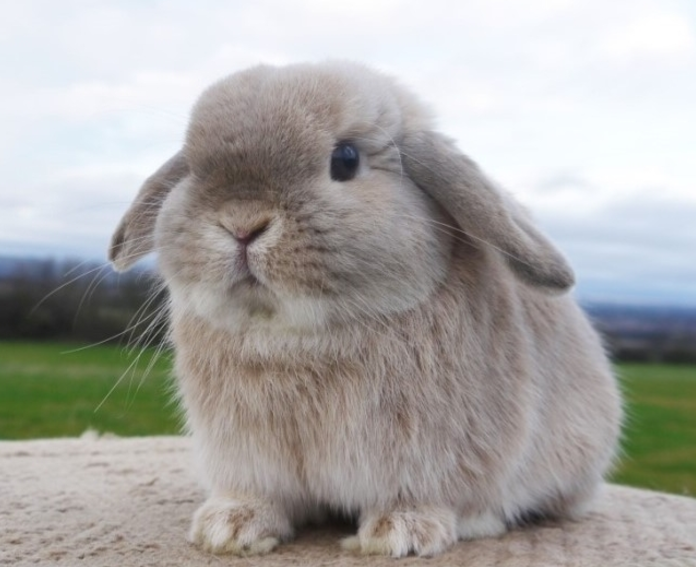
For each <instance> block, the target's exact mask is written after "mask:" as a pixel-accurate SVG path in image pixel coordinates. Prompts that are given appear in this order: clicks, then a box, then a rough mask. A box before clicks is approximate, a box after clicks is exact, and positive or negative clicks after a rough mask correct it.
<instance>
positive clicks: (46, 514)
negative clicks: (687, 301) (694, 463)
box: [0, 437, 696, 567]
mask: <svg viewBox="0 0 696 567" xmlns="http://www.w3.org/2000/svg"><path fill="white" fill-rule="evenodd" d="M190 463H191V458H190V451H189V442H188V440H187V439H185V438H179V437H146V438H128V439H105V438H101V439H95V438H92V439H88V438H83V439H65V440H51V441H29V442H14V441H6V442H0V565H12V566H23V565H66V566H67V565H89V566H95V567H100V566H107V565H108V566H117V567H124V566H131V565H133V566H164V565H167V566H169V565H177V566H189V565H190V566H194V565H215V566H223V565H230V566H234V565H249V564H253V565H259V566H261V567H266V566H268V567H271V566H280V565H302V566H303V567H309V566H312V565H390V566H392V567H394V565H397V564H399V565H411V564H413V563H419V564H420V563H426V564H427V565H429V566H431V567H436V566H440V565H463V566H467V567H477V566H484V565H486V566H488V565H495V566H498V567H521V566H529V565H534V566H537V567H545V566H553V567H561V566H578V567H579V566H598V565H602V566H605V567H611V566H618V565H621V566H624V565H626V566H628V565H630V566H641V565H646V566H647V565H656V566H660V567H663V566H675V567H676V566H679V567H685V566H696V499H691V498H685V497H679V496H671V495H667V494H660V493H655V492H649V491H643V490H635V489H631V488H625V487H619V486H612V485H608V486H606V487H605V489H604V491H603V494H602V495H601V497H600V498H599V499H598V500H597V502H596V503H595V507H594V511H593V512H592V513H591V514H590V515H589V517H588V518H587V519H586V520H584V521H582V522H575V523H564V524H545V525H540V526H533V527H529V528H526V529H521V530H516V531H513V532H511V533H508V534H506V535H505V536H503V537H501V538H497V539H486V540H479V541H474V542H462V543H459V544H458V545H457V546H455V547H454V548H453V549H452V550H451V551H450V552H448V553H445V554H443V555H440V556H438V557H435V558H432V559H418V558H414V557H409V558H406V559H401V560H394V559H390V558H381V557H367V558H366V557H360V556H357V555H353V554H352V553H350V552H347V551H344V550H342V549H341V547H340V545H339V540H340V539H342V538H343V537H345V536H346V535H350V531H351V529H352V528H350V527H347V526H342V527H338V526H334V527H328V528H322V529H316V528H312V529H307V530H304V531H301V532H300V533H299V535H298V538H297V539H296V540H294V541H293V542H290V543H287V544H284V545H281V546H280V547H278V549H277V550H276V551H274V552H273V553H271V554H269V555H266V556H264V557H262V558H236V557H229V556H225V557H218V556H213V555H209V554H206V553H203V552H201V551H200V550H198V549H196V548H195V547H193V546H191V545H190V544H188V543H187V541H186V533H187V530H188V526H189V522H190V519H191V516H192V514H193V512H194V510H195V509H196V508H197V506H198V505H199V504H201V503H202V502H203V499H204V494H203V492H202V491H201V489H200V488H199V487H198V486H197V484H196V482H195V477H194V474H193V472H192V467H191V464H190Z"/></svg>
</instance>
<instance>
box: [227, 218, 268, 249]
mask: <svg viewBox="0 0 696 567" xmlns="http://www.w3.org/2000/svg"><path fill="white" fill-rule="evenodd" d="M268 224H269V221H268V220H266V219H264V220H262V221H259V222H257V223H256V224H254V225H253V226H250V227H243V228H242V227H240V228H234V229H233V230H231V231H230V232H231V234H232V236H233V237H234V239H235V240H236V241H237V242H239V243H240V244H242V245H243V246H248V245H249V244H251V243H252V242H253V241H254V240H256V239H257V238H258V237H259V236H261V235H262V234H263V233H264V232H266V229H267V228H268Z"/></svg>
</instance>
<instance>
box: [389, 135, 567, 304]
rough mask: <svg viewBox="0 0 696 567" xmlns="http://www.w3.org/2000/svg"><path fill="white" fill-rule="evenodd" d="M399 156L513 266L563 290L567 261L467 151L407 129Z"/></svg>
mask: <svg viewBox="0 0 696 567" xmlns="http://www.w3.org/2000/svg"><path fill="white" fill-rule="evenodd" d="M400 146H401V159H402V163H403V167H404V170H405V172H406V173H407V175H408V176H409V177H410V178H411V179H412V180H413V182H414V183H415V184H416V185H418V187H420V188H421V189H422V190H423V191H425V192H426V193H428V194H429V195H430V196H431V197H433V198H434V199H435V200H436V201H437V202H438V203H439V204H440V206H442V207H443V208H444V209H445V210H446V211H447V212H448V213H449V214H450V215H452V217H453V218H454V219H455V221H457V224H458V225H459V227H460V228H461V229H462V230H463V231H464V232H466V233H467V234H469V235H471V236H472V237H473V238H475V239H476V240H480V241H483V242H486V243H488V244H490V245H492V246H493V247H495V248H497V249H498V250H500V251H501V252H502V253H503V254H504V255H505V258H506V260H507V262H508V264H509V266H510V267H511V268H512V271H513V272H514V273H515V274H516V275H517V276H518V277H520V278H521V279H523V280H525V281H526V282H528V283H530V284H532V285H534V286H539V287H545V288H551V289H557V290H566V289H568V288H569V287H571V286H572V285H573V283H574V275H573V271H572V270H571V268H570V266H569V265H568V263H567V262H566V260H565V259H564V258H563V256H562V255H561V254H560V252H558V250H556V248H555V247H554V246H553V245H552V244H551V243H550V242H549V241H548V239H547V238H546V237H545V236H544V235H542V234H541V233H540V232H539V231H538V230H537V229H536V228H534V227H533V226H532V224H531V222H530V221H529V220H528V219H527V217H526V215H525V214H524V212H523V211H522V210H521V208H520V207H519V206H517V205H516V204H515V203H513V202H511V200H510V199H507V198H506V197H505V196H504V195H503V193H502V192H501V191H499V190H498V189H497V188H496V187H495V186H494V185H493V183H491V182H490V181H489V180H488V179H487V178H486V177H485V176H484V174H483V173H482V172H481V170H480V169H479V167H478V166H477V165H476V163H474V162H473V161H472V160H471V159H469V158H468V157H467V156H465V155H464V154H462V153H461V152H460V151H459V150H457V149H456V148H455V146H454V144H453V143H452V142H451V141H450V140H448V139H447V138H445V137H444V136H442V135H441V134H438V133H436V132H431V131H419V132H414V133H409V134H406V135H405V136H404V138H403V139H402V143H401V144H400Z"/></svg>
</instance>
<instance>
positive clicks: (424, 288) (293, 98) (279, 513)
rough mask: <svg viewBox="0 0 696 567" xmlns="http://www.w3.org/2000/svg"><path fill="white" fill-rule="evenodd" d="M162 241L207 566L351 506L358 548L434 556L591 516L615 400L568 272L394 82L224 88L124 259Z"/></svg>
mask: <svg viewBox="0 0 696 567" xmlns="http://www.w3.org/2000/svg"><path fill="white" fill-rule="evenodd" d="M153 250H155V251H156V252H157V254H158V262H159V269H160V272H161V274H162V276H163V278H164V281H165V282H166V285H167V287H168V290H169V294H170V303H169V306H168V309H169V320H170V333H171V342H172V343H173V346H174V349H175V353H176V364H175V372H176V377H177V385H178V390H179V394H180V398H181V402H182V404H183V407H184V409H185V412H186V418H187V427H188V430H189V432H190V434H191V436H192V438H193V441H194V444H195V447H196V452H197V458H198V460H199V462H200V465H201V471H202V475H203V477H204V479H205V483H206V485H207V488H208V490H209V498H208V500H207V501H206V502H205V503H204V504H203V505H202V506H201V507H200V508H199V509H198V511H197V512H196V514H195V516H194V518H193V524H192V527H191V531H190V538H191V540H192V541H193V542H195V543H196V544H198V545H200V546H201V547H202V548H203V549H205V550H207V551H210V552H213V553H235V554H242V555H243V554H257V553H265V552H269V551H270V550H272V549H273V548H275V547H276V546H277V545H278V544H279V543H280V542H283V541H286V540H288V539H289V538H291V537H292V536H293V533H294V530H295V529H296V528H297V527H298V526H300V525H302V524H303V523H306V522H309V521H321V519H322V518H324V517H326V515H327V514H332V513H337V514H341V515H348V516H352V517H354V518H356V519H357V521H358V530H357V535H355V536H353V537H350V538H348V539H346V540H345V541H344V542H343V545H344V547H346V548H348V549H352V550H355V551H358V552H362V553H375V554H387V555H392V556H404V555H407V554H409V553H414V554H417V555H426V556H427V555H434V554H438V553H440V552H442V551H444V550H446V549H447V548H449V547H450V546H452V545H453V544H454V543H455V542H457V540H459V539H464V540H465V539H472V538H480V537H491V536H499V535H501V534H503V533H504V532H505V531H506V530H507V529H509V528H510V527H512V526H515V525H517V524H519V523H520V522H522V521H524V520H525V519H528V518H530V517H538V516H542V517H554V518H564V517H565V518H568V517H570V518H575V517H578V516H579V515H581V514H582V512H583V510H584V509H586V507H587V504H588V502H589V501H590V499H591V498H592V496H593V494H594V493H595V492H596V489H597V488H598V486H599V485H600V483H601V481H602V477H603V475H604V473H605V471H606V470H607V468H608V467H609V466H610V464H611V462H612V460H613V457H614V455H615V452H616V446H617V438H618V435H619V428H620V421H621V404H620V399H619V395H618V392H617V386H616V382H615V379H614V377H613V375H612V371H611V368H610V365H609V363H608V361H607V358H606V356H605V353H604V351H603V348H602V345H601V344H600V341H599V339H598V337H597V335H596V333H595V332H594V331H593V329H592V328H591V326H590V324H589V323H588V321H587V320H586V318H585V316H584V315H583V313H582V312H581V311H580V309H579V308H578V306H577V305H576V303H575V301H574V300H573V299H572V298H571V297H570V296H569V294H568V293H567V291H568V289H569V288H570V287H571V286H572V285H573V278H574V276H573V273H572V271H571V269H570V268H569V266H568V265H567V263H566V261H565V260H564V258H563V257H562V256H561V255H560V254H559V252H558V251H557V250H556V249H555V248H554V247H553V245H552V244H551V243H550V242H549V241H548V240H547V239H546V237H545V236H544V235H542V234H541V233H540V232H539V231H538V230H537V229H536V228H535V226H534V223H533V221H532V220H531V218H530V216H529V215H528V214H527V213H526V211H525V210H524V209H523V208H522V207H521V206H520V205H518V204H517V203H516V202H515V201H514V200H513V199H512V198H511V197H510V196H509V195H508V194H506V193H504V192H502V191H501V190H500V189H498V188H497V187H496V186H495V185H494V184H493V183H492V182H491V181H489V180H488V178H487V177H486V176H485V175H484V174H483V173H482V172H481V170H480V169H479V167H478V166H477V165H476V164H475V163H474V162H473V161H472V160H470V159H469V158H468V157H467V156H465V155H464V154H463V153H461V152H460V151H459V150H458V149H457V148H456V147H455V145H454V143H453V142H452V141H451V140H449V139H448V138H446V137H444V136H443V135H441V134H439V133H438V132H436V131H435V130H434V129H433V126H432V121H431V117H430V115H429V113H428V112H427V111H426V109H425V108H424V107H423V106H422V105H421V103H420V102H418V100H417V99H416V98H415V97H414V96H413V95H412V94H411V93H410V92H409V91H407V90H406V89H404V88H403V87H401V86H399V84H397V83H396V82H395V81H394V80H392V79H391V78H389V77H387V76H384V75H382V74H379V73H376V72H374V71H371V70H369V69H367V68H365V67H362V66H360V65H357V64H349V63H335V62H334V63H323V64H301V65H292V66H288V67H281V68H274V67H269V66H260V67H255V68H252V69H249V70H246V71H243V72H239V73H235V74H234V75H231V76H230V77H228V78H225V79H223V80H221V81H219V82H217V83H215V84H214V85H212V86H211V87H210V88H208V89H207V90H206V91H205V92H204V93H203V95H202V96H201V97H200V99H199V100H198V102H197V103H196V105H195V107H194V108H193V112H192V116H191V120H190V124H189V126H188V130H187V133H186V138H185V143H184V146H183V148H182V149H181V151H180V152H179V153H177V154H176V155H174V156H173V157H172V158H171V159H170V160H169V161H167V162H166V163H165V164H164V165H163V166H162V167H161V168H160V169H159V170H158V171H157V172H155V173H154V174H153V175H152V176H151V177H150V178H149V179H147V180H146V181H145V183H144V185H143V187H142V188H141V190H140V192H139V193H138V195H137V196H136V198H135V201H134V203H133V204H132V206H131V207H130V209H129V210H128V211H127V212H126V214H125V216H124V218H123V220H122V221H121V224H120V225H119V227H118V229H117V230H116V233H115V235H114V237H113V241H112V244H111V249H110V258H111V260H112V261H113V263H114V265H115V266H116V268H117V269H119V270H125V269H128V268H129V267H130V266H131V265H132V264H133V263H134V262H135V261H136V260H138V259H139V258H140V257H142V256H143V255H145V254H146V253H149V252H151V251H153Z"/></svg>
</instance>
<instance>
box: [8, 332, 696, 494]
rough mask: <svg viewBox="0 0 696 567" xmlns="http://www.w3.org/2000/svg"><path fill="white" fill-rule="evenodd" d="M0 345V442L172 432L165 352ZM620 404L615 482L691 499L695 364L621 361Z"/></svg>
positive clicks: (175, 420)
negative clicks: (620, 449) (623, 404)
mask: <svg viewBox="0 0 696 567" xmlns="http://www.w3.org/2000/svg"><path fill="white" fill-rule="evenodd" d="M74 348H75V347H72V348H71V347H70V346H65V345H56V344H24V343H0V439H30V438H37V437H61V436H75V435H80V434H81V433H83V432H84V431H85V430H87V429H90V428H91V429H96V430H97V431H100V432H111V433H115V434H117V435H157V434H173V433H177V432H178V431H180V419H179V416H178V412H177V408H176V406H175V405H174V404H172V403H171V398H172V396H171V394H170V386H171V381H170V378H169V368H170V365H171V362H170V360H169V357H168V355H166V354H165V355H164V356H162V357H161V358H159V359H157V360H155V361H154V362H153V364H152V367H151V369H150V370H149V372H147V373H146V369H147V368H148V366H149V365H150V363H151V362H152V356H153V354H152V353H151V352H147V353H145V354H144V355H143V356H142V357H141V358H140V360H139V361H137V363H136V364H134V366H133V367H132V368H130V369H129V365H131V363H133V361H134V357H133V356H130V357H129V356H128V354H127V352H126V351H125V349H121V348H118V347H112V346H99V347H90V348H87V349H83V350H77V351H75V350H74ZM618 371H619V375H620V377H621V384H622V387H623V390H624V393H625V396H626V400H627V410H628V419H627V423H626V427H625V434H624V457H623V459H622V461H621V463H620V465H619V467H618V469H617V471H616V472H615V474H614V475H613V480H614V481H615V482H619V483H622V484H629V485H633V486H641V487H645V488H651V489H655V490H665V491H669V492H674V493H677V494H690V495H694V494H696V366H666V365H622V366H620V367H619V368H618Z"/></svg>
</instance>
